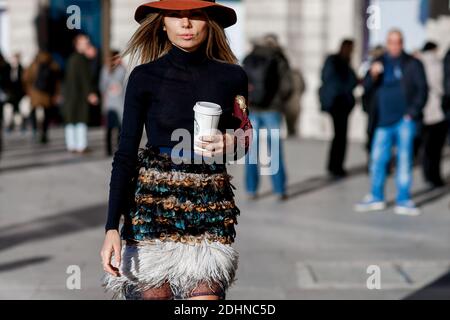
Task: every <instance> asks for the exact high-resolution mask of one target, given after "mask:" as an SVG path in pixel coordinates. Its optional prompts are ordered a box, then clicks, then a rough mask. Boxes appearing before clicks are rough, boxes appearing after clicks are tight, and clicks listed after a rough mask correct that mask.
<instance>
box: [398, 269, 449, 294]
mask: <svg viewBox="0 0 450 320" xmlns="http://www.w3.org/2000/svg"><path fill="white" fill-rule="evenodd" d="M404 300H450V272H448V273H446V274H445V275H443V276H441V277H440V278H439V279H437V280H436V281H434V282H432V283H430V284H429V285H427V286H425V287H424V288H422V289H420V290H418V291H416V292H414V293H412V294H411V295H409V296H407V297H405V298H404Z"/></svg>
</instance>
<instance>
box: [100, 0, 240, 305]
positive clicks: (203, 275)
mask: <svg viewBox="0 0 450 320" xmlns="http://www.w3.org/2000/svg"><path fill="white" fill-rule="evenodd" d="M135 19H136V21H138V22H139V23H140V27H139V28H138V29H137V31H136V33H135V34H134V35H133V37H132V38H131V40H130V45H129V47H128V48H127V49H126V50H125V53H124V54H125V55H127V54H130V55H131V64H132V65H133V64H134V62H135V61H136V59H138V60H139V63H141V64H140V65H138V66H137V67H135V68H134V69H133V71H132V72H131V74H130V77H129V80H128V84H127V88H126V93H125V104H124V114H123V124H122V131H121V134H120V143H119V148H118V150H117V151H116V152H115V154H114V158H113V165H112V166H113V169H112V174H111V181H110V193H109V207H108V208H109V209H108V219H107V223H106V226H105V230H106V235H105V241H104V244H103V248H102V250H101V256H102V261H103V267H104V270H105V271H106V272H107V273H106V275H105V278H104V285H105V287H106V288H107V289H109V290H111V291H112V292H114V293H115V294H116V295H120V296H123V297H125V298H126V299H148V300H161V299H174V298H176V299H178V298H182V299H207V300H217V299H223V298H225V294H226V290H227V289H228V288H229V286H230V285H231V284H232V283H233V281H234V278H235V272H236V268H237V263H238V253H237V251H236V250H235V249H234V248H233V246H232V243H233V241H234V238H235V228H234V225H235V224H236V217H237V215H238V214H239V212H240V210H239V208H238V207H237V206H236V204H235V202H234V195H233V191H232V185H231V183H230V179H231V178H232V177H231V176H230V175H228V173H227V169H226V163H220V162H219V161H214V162H211V161H210V160H211V159H214V158H213V157H215V156H217V157H218V158H222V157H223V158H229V157H233V159H238V158H239V152H237V153H236V152H235V148H236V150H239V148H238V147H239V145H237V144H236V143H235V142H236V141H235V140H237V141H240V140H239V139H236V138H238V136H237V135H236V134H235V133H234V131H232V132H233V133H231V132H228V130H227V129H237V128H240V127H241V126H245V125H248V122H247V120H248V119H247V118H246V117H245V116H242V115H246V114H247V113H246V112H247V111H246V110H247V107H246V104H247V103H246V101H247V99H248V98H247V96H248V79H247V75H246V73H245V72H244V70H243V69H242V68H241V67H240V66H238V65H237V59H236V57H235V56H234V54H233V52H232V51H231V49H230V47H229V45H228V41H227V38H226V34H225V31H224V28H226V27H228V26H231V25H233V24H234V23H235V22H236V19H237V18H236V13H235V11H234V10H233V9H231V8H228V7H226V6H222V5H219V4H216V3H215V2H214V1H201V0H184V1H180V0H165V1H153V2H149V3H146V4H143V5H141V6H139V7H138V8H137V10H136V12H135ZM199 101H203V102H205V103H206V102H207V104H205V105H209V106H211V107H212V105H211V103H215V104H217V105H220V106H221V109H222V114H221V116H220V120H219V124H218V129H219V130H220V133H217V134H212V135H202V137H201V138H199V139H200V141H196V140H195V148H194V144H193V143H194V137H193V134H194V133H195V132H196V129H195V127H194V111H193V107H194V105H196V104H197V102H199ZM214 110H215V111H217V109H214ZM239 110H241V111H244V112H245V113H242V114H241V115H240V116H239V117H235V116H234V115H238V114H239ZM233 114H234V115H233ZM144 126H145V129H146V130H145V132H146V135H147V144H146V145H145V147H144V148H142V149H139V143H140V141H141V136H142V133H143V128H144ZM179 130H182V131H183V132H185V133H189V134H188V137H189V139H188V140H189V142H190V145H189V148H186V149H185V150H184V151H183V153H182V154H178V153H176V152H177V151H176V150H175V147H176V146H177V145H178V143H179V142H178V141H174V140H173V138H172V135H173V133H174V132H175V131H177V132H179ZM226 131H227V132H226ZM178 151H179V150H178ZM244 151H245V150H244ZM175 153H176V154H175ZM181 158H184V159H188V161H183V162H181V161H179V160H180V159H181ZM193 159H194V160H196V161H195V163H192V161H191V160H193ZM198 160H201V161H200V162H198ZM121 215H123V216H124V224H123V227H122V229H121V236H120V235H119V230H118V229H119V225H120V218H121ZM121 237H122V239H123V240H125V241H126V242H125V245H124V246H122V245H121ZM112 255H114V257H115V259H114V260H115V263H114V264H112Z"/></svg>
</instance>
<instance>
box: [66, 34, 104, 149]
mask: <svg viewBox="0 0 450 320" xmlns="http://www.w3.org/2000/svg"><path fill="white" fill-rule="evenodd" d="M74 44H75V52H74V53H73V54H72V55H71V56H70V57H69V60H68V62H67V68H66V73H65V79H64V95H63V98H64V105H63V116H64V121H65V123H66V125H65V135H66V147H67V150H68V151H71V152H79V153H83V152H85V151H86V150H87V124H88V122H89V103H90V104H93V105H96V104H97V103H98V96H97V95H96V93H95V87H94V85H93V75H92V70H91V64H90V62H89V59H88V58H87V57H86V51H87V50H88V48H89V45H90V44H89V38H88V37H87V36H85V35H82V34H81V35H78V36H77V37H76V38H75V40H74Z"/></svg>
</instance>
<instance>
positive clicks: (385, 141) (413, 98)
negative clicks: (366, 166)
mask: <svg viewBox="0 0 450 320" xmlns="http://www.w3.org/2000/svg"><path fill="white" fill-rule="evenodd" d="M386 49H387V52H386V53H385V54H384V55H383V56H382V57H381V58H380V59H378V60H376V61H375V62H374V63H373V64H372V66H371V68H370V71H369V72H368V74H367V76H366V77H365V79H364V89H365V90H366V92H371V93H372V94H373V98H374V99H376V100H375V102H374V103H375V105H376V113H377V116H376V119H377V122H376V125H375V135H374V139H373V144H372V150H371V163H370V174H371V183H372V186H371V193H370V194H369V195H368V196H366V198H365V199H364V200H363V201H362V202H360V203H358V204H357V205H356V206H355V210H356V211H359V212H368V211H378V210H384V209H385V208H386V202H385V197H384V186H385V180H386V171H387V170H386V169H387V164H388V162H389V161H390V159H391V151H392V148H393V147H394V145H396V147H397V176H396V185H397V192H398V194H397V199H396V207H395V213H397V214H403V215H419V214H420V210H419V209H418V208H417V207H416V206H415V204H414V203H413V202H412V201H411V195H410V189H411V185H412V167H413V151H414V138H415V135H416V132H417V124H418V122H420V121H421V119H422V110H423V108H424V106H425V104H426V102H427V98H428V85H427V80H426V75H425V70H424V67H423V65H422V63H421V62H420V61H419V60H417V59H416V58H414V57H412V56H410V55H408V54H406V53H405V52H404V50H403V35H402V33H401V32H400V31H398V30H392V31H390V32H389V34H388V38H387V45H386Z"/></svg>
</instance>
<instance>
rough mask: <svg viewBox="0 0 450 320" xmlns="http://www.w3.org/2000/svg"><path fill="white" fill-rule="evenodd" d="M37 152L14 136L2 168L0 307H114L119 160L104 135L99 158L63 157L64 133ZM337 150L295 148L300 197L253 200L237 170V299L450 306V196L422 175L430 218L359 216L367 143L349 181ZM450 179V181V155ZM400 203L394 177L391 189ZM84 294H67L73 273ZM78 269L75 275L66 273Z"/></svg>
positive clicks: (93, 143)
mask: <svg viewBox="0 0 450 320" xmlns="http://www.w3.org/2000/svg"><path fill="white" fill-rule="evenodd" d="M50 136H51V143H50V144H49V145H47V146H39V145H35V144H32V143H31V142H30V140H31V137H30V136H29V135H28V134H27V135H21V134H20V133H18V132H15V133H12V134H11V135H7V134H5V136H4V138H5V151H4V153H3V155H2V158H1V160H0V299H16V298H17V299H109V298H110V294H106V293H104V291H103V289H102V288H101V287H100V277H101V275H102V266H101V263H100V256H99V251H100V247H101V244H102V241H103V236H104V229H103V227H104V222H105V215H106V210H107V198H108V183H109V178H110V172H111V160H112V159H111V158H109V157H106V156H104V145H103V138H104V133H103V131H102V130H100V129H92V130H90V132H89V141H90V147H91V148H92V150H93V151H92V152H91V153H90V154H88V155H86V156H78V155H72V154H69V153H66V152H65V151H64V138H63V130H62V129H59V128H57V129H54V130H52V131H51V135H50ZM327 151H328V143H327V142H323V141H313V140H302V139H289V140H287V141H286V142H285V155H286V165H287V172H288V185H289V187H288V190H289V195H290V199H289V200H288V201H286V202H278V201H277V199H276V197H275V196H273V195H272V194H271V192H270V191H271V186H270V177H263V178H262V185H261V192H260V198H259V199H258V200H257V201H251V202H250V201H248V200H247V199H246V196H245V190H244V184H243V173H244V171H243V167H242V166H241V165H235V166H230V167H229V172H230V174H231V175H232V176H233V177H234V179H233V181H232V182H233V184H234V185H235V186H236V187H237V190H236V191H235V194H236V201H237V204H238V206H239V207H240V209H241V216H240V217H239V224H238V226H237V234H238V235H237V238H236V243H235V246H236V248H237V249H238V250H239V252H240V264H239V269H238V274H237V282H236V284H235V285H234V286H233V287H232V288H231V289H230V292H229V295H228V298H229V299H404V298H407V297H410V298H411V297H432V296H434V295H436V294H439V295H440V297H447V298H450V283H449V282H450V281H449V280H448V277H449V276H448V275H449V274H450V273H449V270H450V248H449V243H450V232H449V227H450V212H449V208H448V203H449V200H450V199H449V196H448V191H449V188H444V189H442V190H437V191H434V192H429V191H428V190H427V189H426V187H425V185H424V183H423V180H422V175H421V171H420V168H416V169H415V184H414V190H413V194H414V199H415V200H416V201H418V202H419V204H421V205H422V208H423V215H422V216H419V217H402V216H396V215H395V214H393V210H392V207H389V208H388V209H387V210H386V211H384V212H380V213H372V214H361V213H355V212H353V210H352V206H353V204H354V203H355V202H356V201H358V200H360V199H361V198H362V197H363V196H364V194H365V193H366V192H367V190H368V183H369V180H368V177H367V175H366V172H365V164H366V155H365V152H364V150H363V146H362V144H358V143H355V144H351V145H350V149H349V154H348V159H347V165H348V168H349V170H350V176H349V177H348V178H347V179H345V180H341V181H334V182H333V181H330V180H328V179H327V177H326V174H325V171H324V167H325V162H326V158H327ZM444 170H445V173H446V174H448V173H450V162H449V161H448V159H446V161H445V165H444ZM386 191H387V194H388V198H389V200H390V201H392V200H393V199H394V198H395V189H394V183H393V181H392V179H390V180H389V183H388V186H387V189H386ZM73 265H75V266H78V267H79V268H80V270H81V289H79V290H78V289H73V290H70V289H68V288H67V286H66V282H67V281H68V277H70V274H69V273H70V269H68V268H69V267H70V266H73ZM372 265H374V266H378V267H379V270H380V284H381V289H380V290H369V289H368V288H367V287H366V282H367V279H368V278H369V276H370V274H368V273H367V268H368V267H369V266H372ZM68 272H69V273H68Z"/></svg>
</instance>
